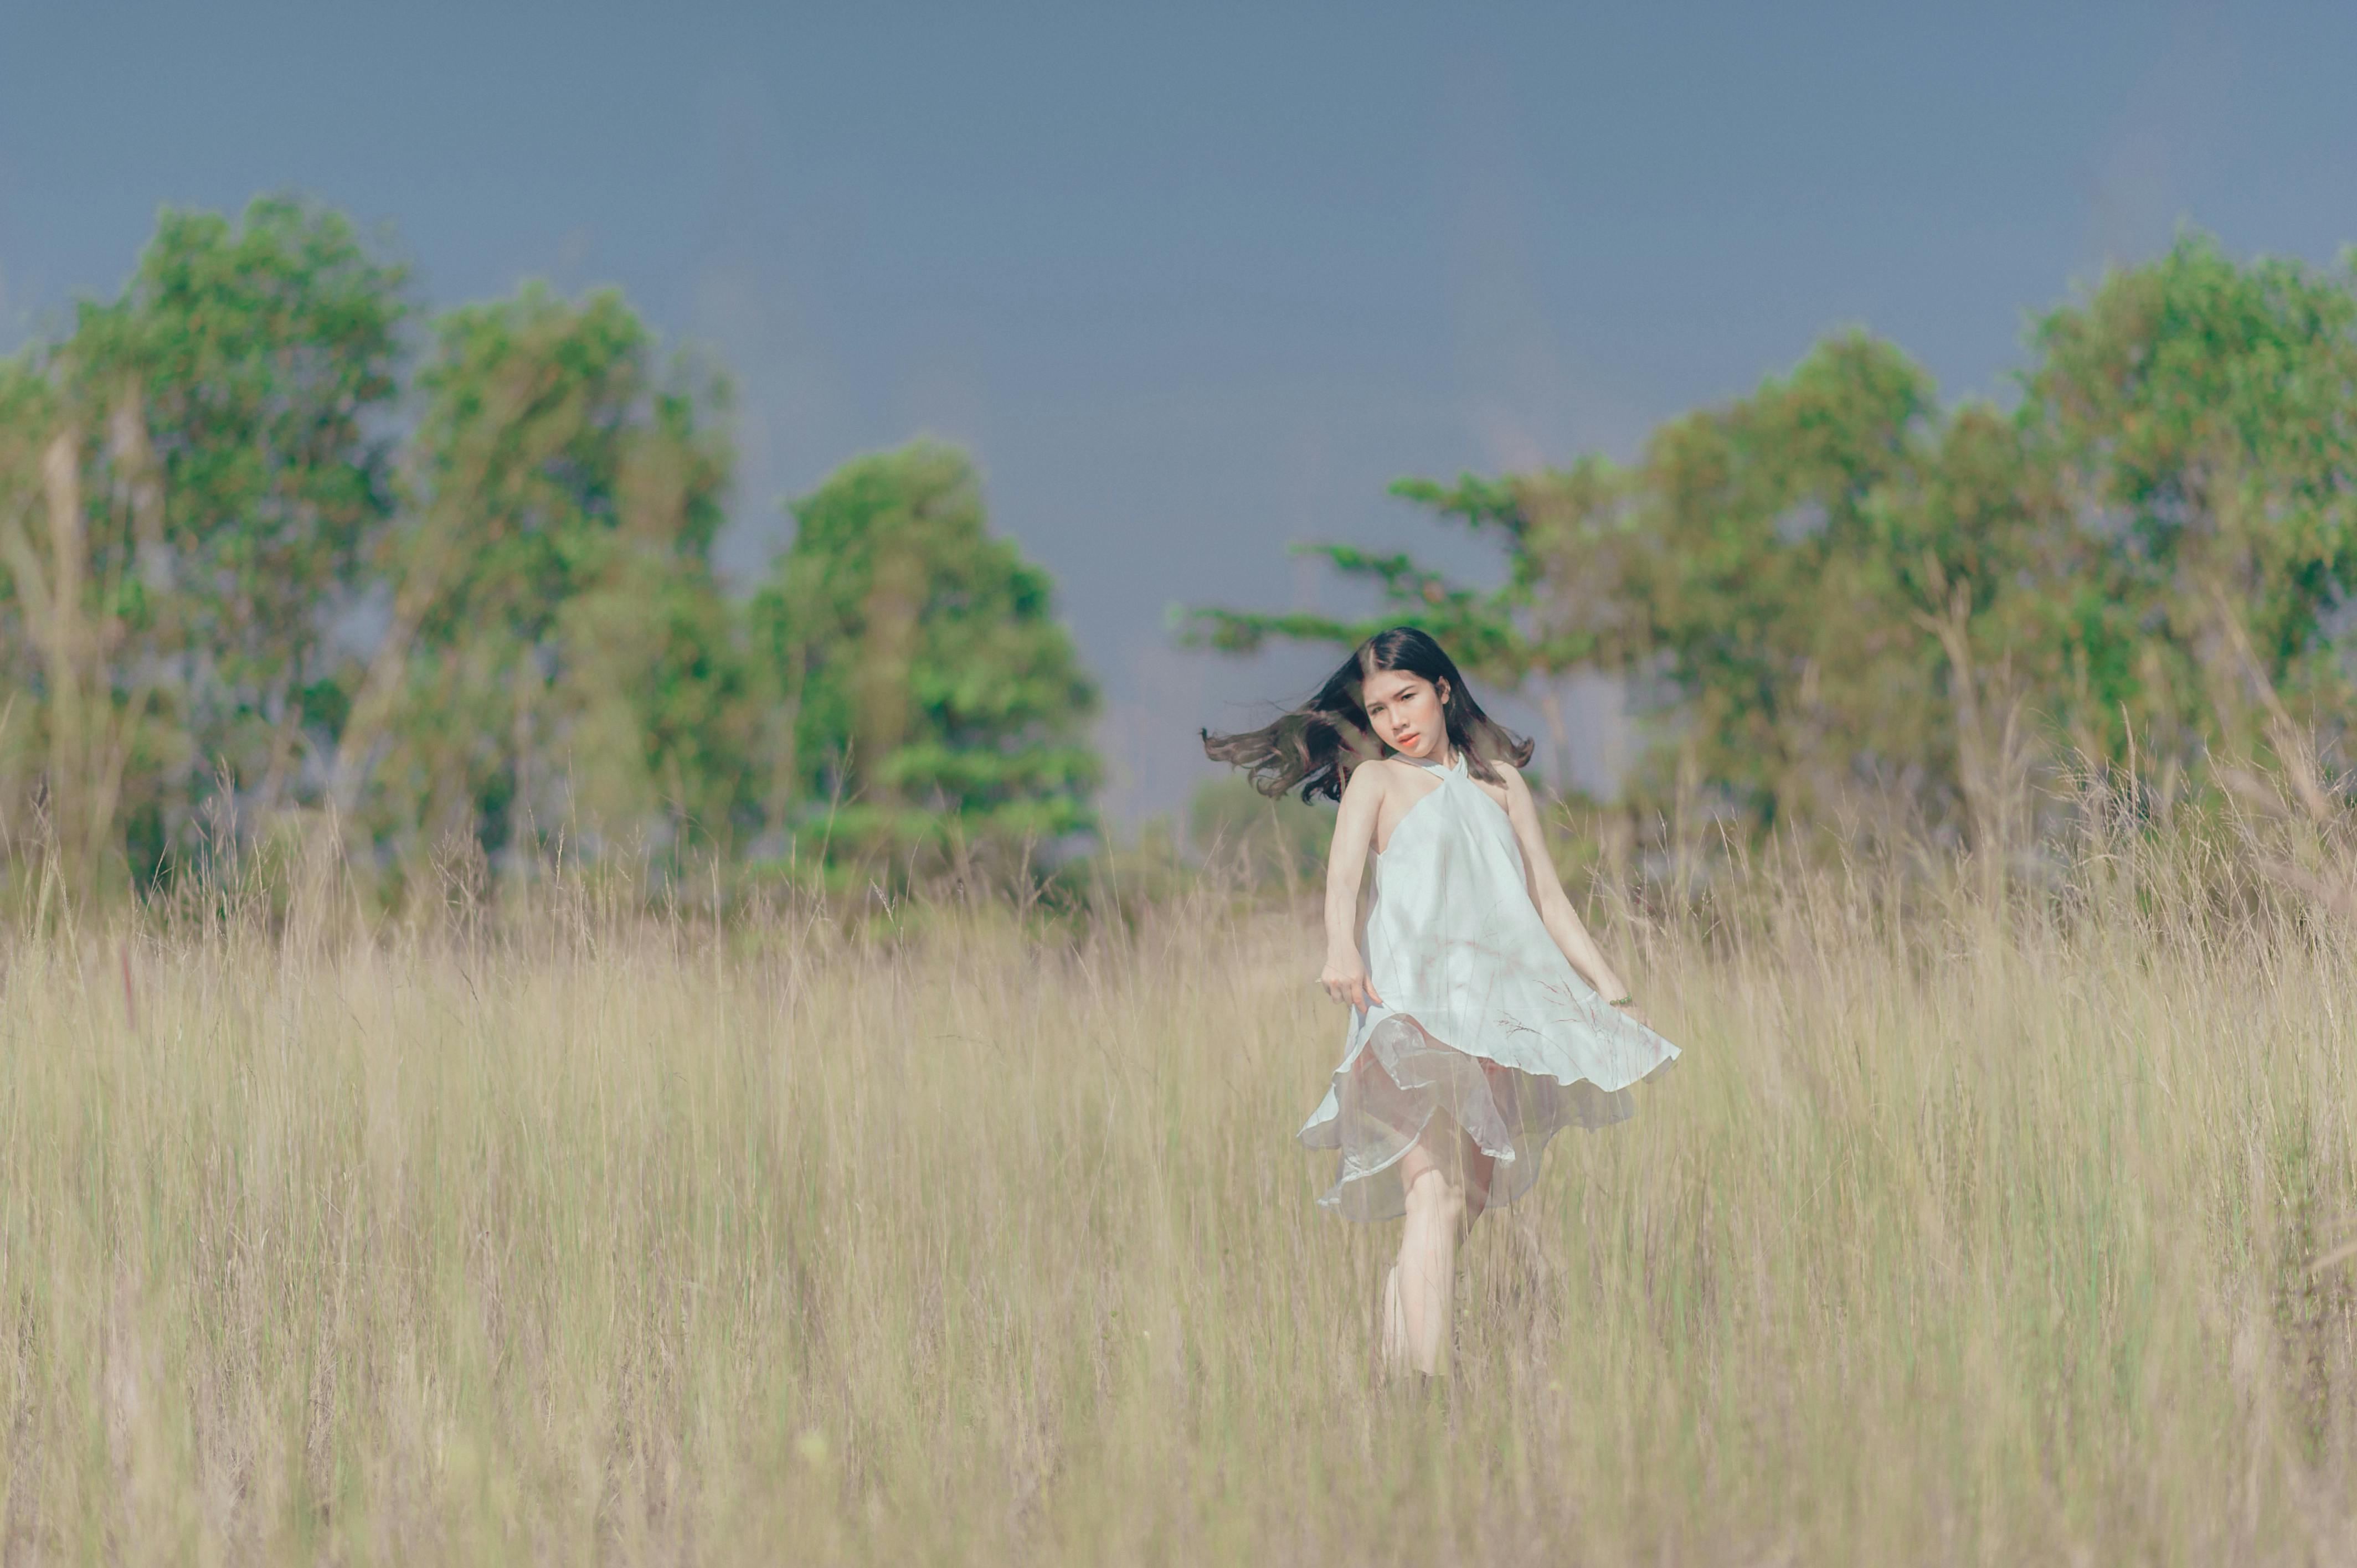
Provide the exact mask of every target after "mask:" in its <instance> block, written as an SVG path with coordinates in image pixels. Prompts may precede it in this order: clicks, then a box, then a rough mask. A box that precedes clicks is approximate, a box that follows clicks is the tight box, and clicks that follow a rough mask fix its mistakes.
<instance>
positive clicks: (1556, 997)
mask: <svg viewBox="0 0 2357 1568" xmlns="http://www.w3.org/2000/svg"><path fill="white" fill-rule="evenodd" d="M1419 766H1422V767H1425V768H1426V769H1427V770H1428V771H1430V772H1431V773H1433V774H1434V775H1435V776H1436V777H1437V779H1438V780H1439V786H1438V788H1437V789H1433V790H1432V791H1431V792H1430V793H1428V794H1426V796H1425V797H1424V798H1423V799H1422V800H1418V801H1416V802H1415V804H1414V805H1412V806H1410V807H1409V808H1408V810H1407V812H1406V814H1405V816H1403V817H1402V818H1401V819H1400V820H1399V822H1397V823H1396V824H1394V827H1393V830H1392V837H1391V843H1390V845H1389V846H1388V847H1387V848H1385V849H1383V851H1381V852H1380V853H1377V852H1375V851H1373V850H1372V848H1371V849H1370V852H1369V858H1368V870H1367V884H1366V886H1367V892H1366V894H1365V895H1364V902H1363V903H1362V905H1361V908H1362V909H1363V911H1364V915H1363V918H1362V920H1361V926H1360V933H1359V934H1360V951H1361V954H1362V955H1363V956H1364V958H1365V959H1366V963H1367V973H1368V977H1369V978H1370V979H1371V980H1372V982H1373V983H1374V989H1375V993H1376V994H1378V995H1379V996H1381V997H1382V998H1383V1004H1382V1005H1381V1006H1377V1007H1373V1008H1371V1009H1369V1010H1367V1011H1365V1012H1361V1011H1359V1010H1358V1009H1356V1008H1353V1009H1352V1010H1351V1023H1350V1027H1349V1032H1348V1034H1347V1036H1346V1038H1345V1041H1344V1048H1343V1053H1342V1063H1341V1065H1340V1067H1338V1068H1336V1069H1334V1077H1333V1081H1332V1082H1331V1084H1330V1085H1329V1087H1328V1089H1327V1090H1326V1098H1325V1100H1324V1101H1321V1102H1320V1103H1319V1105H1318V1109H1317V1110H1316V1111H1315V1112H1312V1113H1311V1115H1310V1118H1309V1120H1308V1122H1306V1123H1304V1125H1303V1126H1302V1129H1301V1133H1300V1139H1301V1142H1302V1143H1303V1144H1307V1145H1308V1146H1309V1147H1310V1148H1313V1149H1339V1150H1340V1151H1341V1158H1340V1170H1339V1172H1338V1174H1337V1176H1336V1177H1335V1181H1334V1186H1333V1187H1332V1189H1331V1190H1330V1191H1329V1192H1328V1193H1327V1194H1326V1195H1325V1196H1324V1197H1321V1198H1319V1199H1318V1201H1319V1202H1320V1203H1322V1204H1325V1205H1327V1206H1328V1207H1329V1208H1336V1209H1339V1210H1340V1212H1341V1213H1342V1214H1344V1215H1345V1216H1347V1217H1349V1218H1350V1219H1367V1220H1372V1219H1392V1218H1394V1217H1396V1216H1397V1215H1399V1214H1401V1213H1402V1212H1404V1211H1405V1197H1404V1194H1403V1193H1402V1191H1401V1187H1400V1180H1399V1173H1398V1170H1397V1165H1398V1162H1399V1159H1400V1156H1401V1155H1404V1154H1405V1153H1406V1152H1407V1150H1408V1147H1409V1145H1410V1144H1414V1143H1415V1140H1416V1137H1417V1135H1418V1134H1419V1133H1421V1132H1422V1131H1423V1130H1424V1127H1425V1125H1426V1122H1428V1121H1429V1120H1430V1119H1431V1118H1432V1117H1433V1116H1435V1115H1437V1114H1440V1113H1443V1112H1446V1113H1447V1114H1448V1116H1450V1117H1452V1118H1453V1119H1454V1120H1455V1121H1456V1122H1457V1123H1458V1126H1460V1127H1462V1128H1464V1130H1465V1131H1466V1132H1467V1133H1469V1134H1471V1136H1472V1139H1473V1141H1474V1143H1475V1144H1478V1145H1479V1146H1480V1149H1481V1151H1482V1153H1484V1154H1486V1155H1490V1156H1491V1157H1492V1158H1493V1159H1494V1160H1495V1161H1496V1162H1497V1164H1496V1165H1495V1167H1494V1169H1493V1172H1492V1174H1491V1177H1490V1181H1489V1186H1488V1190H1487V1191H1486V1193H1485V1192H1481V1191H1478V1190H1477V1191H1475V1192H1473V1193H1472V1194H1471V1195H1470V1197H1471V1198H1472V1201H1473V1207H1474V1208H1476V1210H1477V1211H1478V1209H1479V1208H1482V1207H1487V1206H1493V1205H1496V1204H1501V1203H1511V1202H1512V1201H1513V1200H1514V1199H1515V1198H1516V1197H1520V1196H1521V1195H1522V1193H1523V1191H1524V1190H1525V1189H1526V1188H1528V1187H1529V1186H1530V1185H1531V1183H1532V1182H1533V1181H1534V1180H1536V1179H1537V1177H1538V1167H1539V1156H1540V1154H1541V1152H1542V1151H1543V1150H1544V1148H1545V1147H1546V1144H1547V1140H1548V1139H1550V1138H1552V1137H1553V1136H1554V1135H1555V1132H1556V1130H1557V1129H1559V1128H1562V1127H1566V1126H1573V1125H1577V1126H1581V1127H1599V1126H1603V1125H1606V1124H1607V1123H1609V1122H1620V1121H1625V1120H1626V1119H1627V1118H1628V1117H1630V1116H1631V1115H1632V1114H1633V1113H1634V1112H1635V1107H1634V1105H1633V1104H1631V1096H1630V1094H1629V1092H1628V1091H1629V1086H1630V1085H1631V1084H1633V1083H1636V1082H1638V1081H1640V1080H1641V1079H1645V1078H1647V1077H1650V1076H1651V1075H1652V1074H1653V1073H1654V1072H1656V1071H1658V1070H1660V1069H1662V1068H1663V1067H1666V1066H1667V1065H1669V1063H1670V1062H1672V1061H1674V1060H1675V1059H1676V1058H1677V1055H1678V1048H1677V1047H1675V1046H1674V1045H1672V1044H1670V1042H1669V1041H1667V1040H1665V1039H1663V1038H1662V1036H1659V1035H1657V1034H1655V1033H1654V1032H1653V1031H1652V1030H1651V1029H1648V1028H1646V1027H1645V1026H1643V1025H1641V1024H1640V1023H1638V1022H1637V1021H1636V1020H1635V1019H1633V1018H1631V1017H1629V1016H1628V1015H1626V1014H1624V1013H1622V1012H1621V1011H1620V1009H1618V1008H1616V1007H1613V1006H1611V1005H1609V1003H1608V1002H1607V1000H1606V999H1605V998H1603V997H1601V996H1598V994H1597V993H1596V990H1595V988H1594V987H1593V986H1591V985H1589V984H1588V983H1587V982H1586V981H1584V980H1582V979H1581V978H1580V977H1579V975H1578V973H1577V971H1575V970H1574V969H1573V968H1572V967H1571V964H1570V962H1569V961H1567V960H1566V959H1565V957H1564V956H1563V953H1562V951H1561V950H1559V949H1558V948H1556V946H1555V940H1554V939H1553V938H1551V937H1549V936H1548V935H1547V932H1546V927H1545V926H1544V924H1543V923H1541V921H1540V919H1539V912H1538V909H1537V908H1536V907H1535V906H1534V905H1533V904H1532V902H1531V896H1530V891H1529V888H1528V886H1527V885H1526V884H1525V882H1524V880H1523V853H1522V846H1521V845H1520V844H1519V843H1516V842H1515V839H1514V830H1513V827H1512V824H1511V823H1510V822H1507V820H1506V812H1505V808H1503V807H1502V806H1501V805H1499V804H1498V802H1497V801H1496V800H1493V799H1491V797H1490V795H1489V794H1487V793H1486V792H1485V791H1484V790H1483V789H1482V788H1481V786H1480V785H1479V784H1477V783H1475V782H1474V781H1473V780H1472V779H1471V778H1470V776H1469V775H1468V773H1467V772H1466V768H1465V761H1464V758H1463V757H1461V756H1460V757H1458V759H1457V760H1456V761H1455V762H1454V763H1452V764H1451V765H1449V766H1448V768H1440V767H1438V766H1437V765H1434V764H1419ZM1551 874H1552V873H1550V875H1551Z"/></svg>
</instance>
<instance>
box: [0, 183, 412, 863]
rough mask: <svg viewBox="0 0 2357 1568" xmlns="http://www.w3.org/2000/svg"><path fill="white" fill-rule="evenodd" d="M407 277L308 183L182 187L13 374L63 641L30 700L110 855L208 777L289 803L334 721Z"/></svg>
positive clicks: (369, 526) (46, 627) (35, 636)
mask: <svg viewBox="0 0 2357 1568" xmlns="http://www.w3.org/2000/svg"><path fill="white" fill-rule="evenodd" d="M404 286H405V279H404V273H403V271H402V269H401V268H400V267H399V266H397V265H394V264H393V263H388V262H385V261H383V260H382V259H380V258H379V257H377V256H376V255H375V254H373V253H372V252H371V250H370V248H369V247H368V246H366V245H365V244H363V243H362V242H361V240H360V238H359V236H358V235H357V234H355V232H354V231H353V230H352V228H351V226H350V223H349V222H348V221H347V220H345V219H344V218H342V217H341V216H340V215H339V214H337V213H335V212H332V211H329V210H327V209H322V208H319V207H317V206H314V205H312V204H309V203H307V202H303V201H300V200H296V199H285V198H264V199H259V200H256V201H255V202H253V204H252V205H251V206H250V207H248V208H247V209H246V211H245V212H244V214H243V215H242V218H241V219H239V220H237V221H235V222H231V220H228V219H226V218H224V217H221V216H220V215H218V214H212V213H202V212H177V211H172V210H168V209H167V211H166V212H165V213H164V214H163V216H162V218H161V219H160V220H159V221H158V224H157V228H156V235H155V238H154V239H153V240H152V241H151V242H149V244H148V246H147V248H146V250H145V252H144V253H143V254H142V256H141V258H140V262H139V265H138V268H137V270H136V271H135V274H134V275H133V277H132V280H131V282H130V284H129V285H128V286H127V287H126V288H125V289H124V291H123V293H122V294H121V295H119V296H118V297H116V298H115V299H113V300H112V301H108V302H103V303H98V302H93V303H88V304H85V305H83V306H81V308H80V310H79V311H78V312H77V315H76V317H75V323H74V329H73V332H72V334H71V336H70V338H67V339H66V340H65V341H64V342H62V343H59V344H57V345H55V346H54V347H48V348H37V349H33V350H31V351H29V352H28V353H27V354H26V355H24V356H21V357H20V358H19V360H17V361H16V364H15V366H14V367H13V369H12V370H11V371H10V372H9V377H8V379H9V381H10V382H11V386H12V389H13V390H11V391H10V392H8V393H7V401H8V403H9V404H10V409H9V412H8V413H7V416H6V417H7V424H8V426H9V430H10V440H9V442H8V446H9V447H10V452H9V453H8V454H6V455H5V456H0V462H5V466H6V467H8V468H9V469H10V470H11V471H12V472H13V473H14V474H15V475H16V481H15V483H14V484H13V485H12V486H10V487H8V488H10V489H12V491H13V493H14V494H15V496H16V499H17V504H16V508H15V509H14V510H13V512H12V514H11V516H10V517H9V518H8V520H7V521H5V524H0V530H4V531H5V532H4V534H0V538H4V540H5V543H6V544H7V545H8V553H9V555H10V558H11V559H10V563H9V578H8V588H9V593H10V596H11V597H12V599H13V601H14V603H15V614H16V617H17V618H18V619H19V621H20V624H21V627H22V629H23V631H24V633H25V637H26V642H27V645H28V646H29V647H31V648H33V649H36V650H39V657H38V659H37V660H34V661H33V664H32V667H31V669H30V670H29V671H20V672H19V673H18V675H17V677H16V678H17V680H18V682H20V684H19V687H18V690H19V693H20V694H21V695H23V696H24V697H25V698H27V701H26V703H25V704H24V706H25V710H26V711H25V712H24V713H22V714H19V715H18V718H19V720H20V721H21V722H24V723H25V724H26V727H27V730H28V731H38V732H39V733H40V735H41V736H42V737H43V738H42V739H41V740H40V741H39V742H38V745H39V746H41V747H42V748H45V750H46V752H47V757H48V760H47V762H46V763H45V764H44V765H43V767H42V768H40V769H39V775H40V777H39V779H38V783H37V784H36V785H35V788H36V789H37V791H38V793H39V794H40V796H41V797H42V798H43V799H44V800H46V802H47V804H48V810H49V814H50V817H51V820H52V824H53V826H57V827H59V830H60V832H64V824H65V823H66V822H67V821H68V820H69V819H70V820H71V821H72V822H73V823H74V824H75V825H74V827H73V828H72V830H71V832H64V836H65V839H66V840H67V841H71V842H78V843H80V844H81V848H80V849H79V850H75V851H73V852H72V853H74V854H76V855H78V856H79V857H80V858H81V861H82V862H84V863H86V869H87V871H88V873H89V875H96V867H97V865H98V862H99V861H101V860H103V859H107V858H111V857H113V856H117V855H120V854H122V853H123V847H124V846H123V843H122V838H121V833H120V831H119V830H120V826H121V819H122V818H123V816H124V815H125V814H126V813H127V814H128V815H129V816H130V818H131V820H132V822H133V823H134V826H135V829H136V830H137V836H138V837H139V838H140V839H141V840H142V841H143V842H142V843H141V845H140V853H139V854H138V855H137V858H138V859H140V860H142V861H143V862H149V863H153V862H155V861H156V860H158V859H160V857H161V856H162V855H163V854H166V853H167V851H169V850H172V849H175V848H179V849H185V848H187V847H188V845H189V843H190V842H191V840H192V838H193V836H194V835H193V831H192V830H193V828H194V826H195V823H196V822H197V819H198V817H199V812H200V811H203V810H204V809H205V807H206V806H207V804H208V801H209V800H210V803H212V804H213V805H216V806H219V807H221V808H223V809H222V810H221V811H219V812H217V813H216V816H217V819H218V820H219V821H220V822H223V823H224V824H225V825H227V826H229V827H230V828H231V829H232V831H235V830H237V829H239V828H240V827H241V826H242V825H243V824H248V823H251V822H254V821H257V820H261V819H265V818H267V817H268V816H269V815H270V814H271V813H273V812H274V811H276V810H277V809H278V808H279V807H281V806H282V805H283V804H285V803H288V802H289V801H291V800H294V799H296V797H297V795H298V794H299V793H300V792H301V790H302V789H303V788H304V785H305V773H304V764H305V762H306V759H307V757H308V756H309V755H311V754H312V753H314V752H316V751H317V749H318V748H319V747H321V746H327V745H331V744H332V742H333V738H334V735H335V732H336V729H337V727H338V725H339V724H340V722H341V718H342V714H343V690H344V681H343V677H344V671H345V668H346V666H347V665H348V663H349V656H348V654H347V653H346V652H345V651H344V650H342V649H341V648H340V647H339V645H338V642H337V631H338V628H339V624H340V623H341V622H342V620H343V619H344V618H346V617H348V616H349V615H350V612H351V610H352V608H353V607H354V606H356V605H357V604H358V603H359V602H360V601H361V598H362V597H363V596H365V594H366V593H367V591H368V581H367V573H366V570H365V564H366V561H367V559H368V556H369V553H370V551H371V548H372V547H373V545H374V543H375V542H376V541H378V540H379V539H380V538H381V536H382V533H383V532H384V530H385V529H386V528H387V527H388V526H389V525H390V521H391V519H392V516H393V487H392V483H391V452H392V446H393V436H392V434H391V431H390V425H389V420H388V418H387V411H388V408H389V405H390V403H391V402H392V400H393V397H394V395H395V392H396V391H397V383H396V380H395V371H396V369H397V365H398V360H399V356H400V350H401V341H400V331H401V327H402V324H403V321H404V317H405V315H406V311H407V305H406V302H405V298H404ZM36 469H38V471H39V476H40V477H39V478H38V480H36V479H34V478H32V477H31V476H32V474H33V471H34V470H36ZM36 489H38V492H39V494H40V496H41V498H42V499H41V500H40V503H39V506H38V509H32V510H38V511H40V512H42V513H45V514H46V522H45V523H44V524H43V525H41V526H38V527H37V526H34V525H33V522H32V519H31V510H28V503H27V501H26V500H25V498H26V497H27V496H28V495H29V494H31V493H32V492H33V491H34V490H36ZM93 748H95V749H93ZM76 758H79V760H75V759H76ZM217 783H225V784H226V785H227V792H226V793H225V794H220V795H216V794H215V789H214V787H215V785H216V784H217ZM61 847H65V845H64V844H62V843H61ZM77 875H82V873H81V872H78V873H77Z"/></svg>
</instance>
